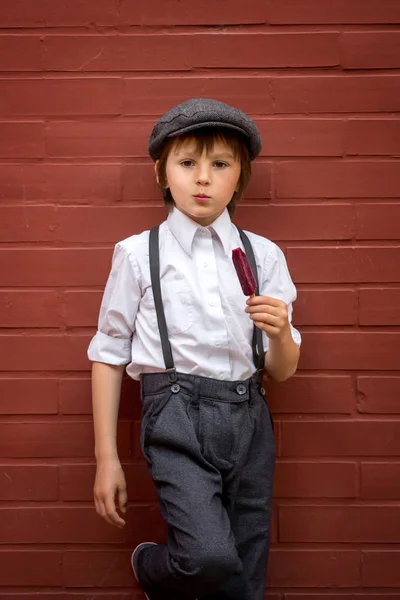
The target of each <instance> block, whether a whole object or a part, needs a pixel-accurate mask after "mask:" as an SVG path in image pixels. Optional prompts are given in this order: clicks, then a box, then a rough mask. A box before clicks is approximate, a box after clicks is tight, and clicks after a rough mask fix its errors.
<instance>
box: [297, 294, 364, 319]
mask: <svg viewBox="0 0 400 600" xmlns="http://www.w3.org/2000/svg"><path fill="white" fill-rule="evenodd" d="M297 294H298V296H297V300H296V302H295V304H294V322H295V325H296V326H297V325H355V324H356V323H357V311H358V302H357V293H356V291H355V290H351V289H346V288H333V289H332V288H329V289H309V288H297Z"/></svg>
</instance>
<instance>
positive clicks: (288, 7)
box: [268, 0, 400, 600]
mask: <svg viewBox="0 0 400 600" xmlns="http://www.w3.org/2000/svg"><path fill="white" fill-rule="evenodd" d="M399 20H400V7H399V5H398V4H397V2H396V1H394V2H393V0H383V1H382V2H379V4H377V3H376V2H375V0H352V2H347V0H320V2H319V3H318V4H316V3H315V2H313V0H286V1H285V2H282V1H281V0H272V1H271V3H270V7H269V18H268V21H269V23H273V24H282V25H295V24H299V25H302V24H306V25H308V24H318V25H320V24H322V23H327V24H329V23H344V24H345V23H348V24H353V23H354V24H357V23H373V24H375V23H398V22H399ZM290 600H291V599H290Z"/></svg>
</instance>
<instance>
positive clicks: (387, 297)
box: [360, 288, 400, 325]
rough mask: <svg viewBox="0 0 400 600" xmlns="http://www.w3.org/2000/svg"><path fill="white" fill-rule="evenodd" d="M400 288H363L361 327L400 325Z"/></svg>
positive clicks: (361, 296)
mask: <svg viewBox="0 0 400 600" xmlns="http://www.w3.org/2000/svg"><path fill="white" fill-rule="evenodd" d="M399 307H400V288H361V289H360V325H400V310H399Z"/></svg>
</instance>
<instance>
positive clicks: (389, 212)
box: [355, 202, 400, 240]
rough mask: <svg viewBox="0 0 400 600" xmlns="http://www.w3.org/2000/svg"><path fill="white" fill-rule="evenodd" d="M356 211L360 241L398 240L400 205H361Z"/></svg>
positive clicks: (357, 206) (357, 233) (382, 203)
mask: <svg viewBox="0 0 400 600" xmlns="http://www.w3.org/2000/svg"><path fill="white" fill-rule="evenodd" d="M355 210H356V238H357V239H358V240H368V239H369V240H390V239H392V240H398V238H399V227H398V224H399V222H400V204H395V203H385V202H380V203H379V204H359V205H356V207H355Z"/></svg>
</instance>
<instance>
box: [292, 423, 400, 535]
mask: <svg viewBox="0 0 400 600" xmlns="http://www.w3.org/2000/svg"><path fill="white" fill-rule="evenodd" d="M281 432H282V433H281V448H282V456H296V457H297V456H343V457H347V456H349V457H350V456H363V455H364V456H398V455H399V453H400V439H399V434H400V422H397V421H394V422H393V421H371V420H369V421H307V422H300V421H296V422H294V421H286V422H282V423H281ZM304 541H305V540H304Z"/></svg>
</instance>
